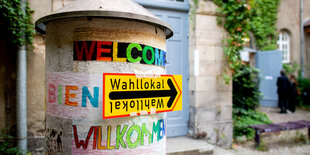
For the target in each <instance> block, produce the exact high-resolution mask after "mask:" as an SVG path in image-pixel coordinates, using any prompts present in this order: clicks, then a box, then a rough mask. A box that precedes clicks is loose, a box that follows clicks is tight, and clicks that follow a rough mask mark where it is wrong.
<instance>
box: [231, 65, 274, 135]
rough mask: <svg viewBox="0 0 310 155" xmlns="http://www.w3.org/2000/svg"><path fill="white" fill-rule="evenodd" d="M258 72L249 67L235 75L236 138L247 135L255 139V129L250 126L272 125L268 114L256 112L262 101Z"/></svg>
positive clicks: (244, 67) (245, 66)
mask: <svg viewBox="0 0 310 155" xmlns="http://www.w3.org/2000/svg"><path fill="white" fill-rule="evenodd" d="M258 84H259V80H258V71H257V70H256V69H255V68H251V67H249V66H247V65H243V66H242V67H241V70H240V71H239V72H238V74H237V75H235V78H234V81H233V124H234V133H233V135H234V138H237V137H239V136H243V135H245V136H246V137H247V138H248V139H252V138H254V134H255V133H254V129H252V128H249V127H248V126H249V125H257V124H268V123H272V122H271V121H270V120H269V119H268V117H267V115H266V114H264V113H261V112H258V111H256V108H257V107H258V105H259V100H260V99H261V92H260V91H259V88H258Z"/></svg>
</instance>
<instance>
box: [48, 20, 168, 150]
mask: <svg viewBox="0 0 310 155" xmlns="http://www.w3.org/2000/svg"><path fill="white" fill-rule="evenodd" d="M132 43H134V44H132ZM130 45H134V46H132V47H130ZM147 46H148V47H151V48H153V49H154V50H155V49H160V50H163V51H165V49H166V35H165V32H164V31H163V30H162V29H159V28H158V27H156V26H154V25H150V24H146V23H142V22H138V21H130V20H124V19H103V18H95V17H94V18H86V17H84V18H71V19H64V20H57V21H52V22H50V23H48V24H47V27H46V138H47V152H48V153H59V154H61V153H66V154H70V153H72V154H79V153H82V154H104V153H115V154H165V152H166V136H165V130H166V128H165V126H166V114H165V113H158V114H151V115H144V116H135V113H131V114H130V115H131V116H130V117H121V118H107V119H103V112H104V106H103V102H104V96H105V94H104V90H105V89H106V88H105V86H104V85H105V81H104V78H105V75H104V73H112V74H111V75H113V73H126V74H132V75H134V76H135V77H136V78H138V79H139V78H140V79H142V78H141V77H145V76H149V75H161V74H165V68H164V67H163V66H160V65H149V64H142V63H139V62H140V61H139V62H138V61H137V63H131V62H127V61H126V60H125V58H122V56H124V55H126V56H127V59H128V54H129V58H131V59H134V60H138V59H143V58H147V59H145V60H146V61H147V60H152V52H149V53H148V54H146V55H143V53H142V51H143V49H144V48H145V47H147ZM139 47H141V49H139ZM128 50H129V52H128ZM124 52H126V53H124ZM153 55H155V54H154V53H153ZM114 60H117V61H114ZM122 61H123V62H122ZM117 75H118V74H115V76H117ZM112 77H113V76H112ZM107 82H108V83H109V84H111V85H114V87H117V88H118V87H122V89H123V87H133V88H134V87H140V85H141V83H140V84H139V82H140V81H139V80H138V82H136V81H135V83H134V82H133V81H132V83H130V82H127V83H126V82H125V83H124V82H122V81H117V80H115V79H114V80H112V79H110V81H107ZM141 87H144V86H141ZM151 102H152V101H150V100H149V101H147V100H141V101H139V100H138V101H136V102H135V103H132V104H136V105H135V106H137V104H140V105H141V103H142V104H143V106H146V105H147V104H152V103H151ZM106 104H110V103H106ZM111 104H112V102H111ZM113 104H115V105H112V106H115V108H116V109H119V108H123V109H126V108H129V106H133V105H132V104H131V102H128V103H126V101H124V102H123V101H122V102H120V103H118V102H113ZM117 104H118V105H117Z"/></svg>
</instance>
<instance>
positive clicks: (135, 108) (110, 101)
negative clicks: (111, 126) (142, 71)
mask: <svg viewBox="0 0 310 155" xmlns="http://www.w3.org/2000/svg"><path fill="white" fill-rule="evenodd" d="M103 89H104V92H103V119H107V118H116V117H128V116H137V115H146V114H154V113H161V112H169V111H178V110H182V76H181V75H161V76H158V77H157V76H154V77H137V76H136V75H135V74H116V73H104V74H103Z"/></svg>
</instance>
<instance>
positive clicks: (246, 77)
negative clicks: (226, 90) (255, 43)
mask: <svg viewBox="0 0 310 155" xmlns="http://www.w3.org/2000/svg"><path fill="white" fill-rule="evenodd" d="M257 79H258V70H256V69H254V68H251V67H247V66H246V65H243V66H242V68H240V71H239V72H238V74H236V75H235V77H234V81H233V108H242V109H243V110H255V109H256V108H257V106H258V105H259V100H260V99H261V93H260V91H259V88H258V83H259V82H258V80H257ZM237 115H240V114H239V113H237Z"/></svg>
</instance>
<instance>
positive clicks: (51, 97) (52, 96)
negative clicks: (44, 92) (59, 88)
mask: <svg viewBox="0 0 310 155" xmlns="http://www.w3.org/2000/svg"><path fill="white" fill-rule="evenodd" d="M55 91H56V87H55V85H53V84H49V85H48V102H49V103H55V101H56V96H55Z"/></svg>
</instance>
